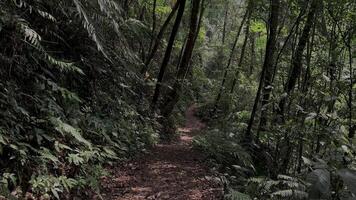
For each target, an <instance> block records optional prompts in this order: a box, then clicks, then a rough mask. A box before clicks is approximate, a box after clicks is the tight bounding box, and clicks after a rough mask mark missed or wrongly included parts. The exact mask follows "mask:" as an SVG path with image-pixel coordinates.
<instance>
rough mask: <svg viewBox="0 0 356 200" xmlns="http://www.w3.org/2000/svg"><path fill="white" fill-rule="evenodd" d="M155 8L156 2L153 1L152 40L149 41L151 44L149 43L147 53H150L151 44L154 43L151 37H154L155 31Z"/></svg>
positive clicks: (155, 0)
mask: <svg viewBox="0 0 356 200" xmlns="http://www.w3.org/2000/svg"><path fill="white" fill-rule="evenodd" d="M156 8H157V0H154V1H153V11H152V32H151V35H152V39H151V43H150V50H149V52H151V49H152V45H153V42H154V39H153V36H154V35H155V31H156V23H157V22H156V21H157V20H156V18H157V17H156Z"/></svg>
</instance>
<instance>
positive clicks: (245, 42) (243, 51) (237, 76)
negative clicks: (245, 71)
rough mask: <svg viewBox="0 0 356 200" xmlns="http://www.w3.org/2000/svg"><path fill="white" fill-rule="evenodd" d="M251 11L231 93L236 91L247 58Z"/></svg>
mask: <svg viewBox="0 0 356 200" xmlns="http://www.w3.org/2000/svg"><path fill="white" fill-rule="evenodd" d="M251 12H252V11H249V14H248V17H247V23H246V29H245V38H244V42H243V45H242V48H241V55H240V59H239V63H238V64H237V69H236V72H235V75H234V79H233V81H232V85H231V89H230V94H232V93H234V89H235V86H236V83H237V79H238V78H239V74H240V70H241V66H242V62H243V60H244V58H245V51H246V45H247V40H248V38H249V35H250V19H251Z"/></svg>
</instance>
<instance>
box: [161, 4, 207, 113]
mask: <svg viewBox="0 0 356 200" xmlns="http://www.w3.org/2000/svg"><path fill="white" fill-rule="evenodd" d="M202 6H204V5H202ZM199 7H200V0H194V1H193V2H192V11H191V16H190V26H189V33H188V39H187V42H186V45H185V49H184V53H183V56H182V60H181V63H180V65H179V70H178V74H177V77H176V80H175V83H174V85H173V87H172V90H171V91H170V92H169V93H168V95H167V98H166V99H165V101H164V104H163V106H162V107H163V108H162V110H161V111H162V115H163V116H164V117H166V118H168V117H169V116H170V115H171V113H172V111H173V109H174V106H175V105H176V103H177V102H178V99H179V95H180V92H181V90H182V84H183V80H184V78H185V76H186V74H187V71H188V69H189V63H190V59H191V57H192V53H193V49H194V45H195V40H196V38H197V37H196V35H197V34H198V31H199V27H198V25H199V18H198V17H199Z"/></svg>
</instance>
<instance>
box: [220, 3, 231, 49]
mask: <svg viewBox="0 0 356 200" xmlns="http://www.w3.org/2000/svg"><path fill="white" fill-rule="evenodd" d="M228 14H229V3H226V4H225V15H224V24H223V32H222V41H221V42H222V44H223V45H224V44H225V35H226V24H227V17H228Z"/></svg>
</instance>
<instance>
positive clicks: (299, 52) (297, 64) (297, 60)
mask: <svg viewBox="0 0 356 200" xmlns="http://www.w3.org/2000/svg"><path fill="white" fill-rule="evenodd" d="M320 1H321V0H313V1H312V3H311V7H310V11H309V13H308V16H307V21H306V22H305V26H304V28H303V31H302V35H301V36H300V38H299V42H298V45H297V48H296V51H295V53H294V56H293V59H292V70H291V73H290V75H289V78H288V81H287V84H286V85H285V87H284V92H285V94H287V96H286V97H285V98H282V99H281V100H280V102H279V110H278V114H279V116H280V117H281V118H282V119H283V118H284V107H285V104H286V101H287V99H288V97H289V96H290V94H291V92H292V90H293V89H294V87H295V85H296V83H297V79H298V78H299V76H300V73H301V70H302V60H303V51H304V49H305V46H306V44H307V41H308V40H309V35H310V30H311V28H312V26H313V23H314V20H315V19H314V17H315V15H316V12H317V9H318V5H319V4H320Z"/></svg>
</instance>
